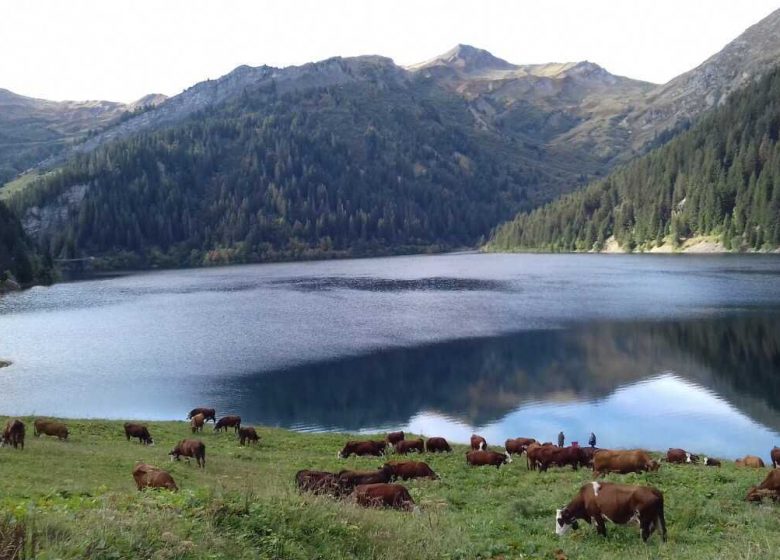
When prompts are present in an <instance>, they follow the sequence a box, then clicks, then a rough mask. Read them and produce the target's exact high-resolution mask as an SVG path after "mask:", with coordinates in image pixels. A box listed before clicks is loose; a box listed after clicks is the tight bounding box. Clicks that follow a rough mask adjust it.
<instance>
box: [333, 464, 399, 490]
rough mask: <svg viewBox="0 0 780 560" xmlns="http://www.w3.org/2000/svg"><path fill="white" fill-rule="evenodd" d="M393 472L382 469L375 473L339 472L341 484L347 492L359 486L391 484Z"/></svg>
mask: <svg viewBox="0 0 780 560" xmlns="http://www.w3.org/2000/svg"><path fill="white" fill-rule="evenodd" d="M390 475H391V471H390V469H388V468H385V467H382V468H381V469H377V470H375V471H349V470H343V471H339V474H338V478H339V484H341V486H343V487H344V488H345V489H347V490H352V489H353V488H354V487H355V486H357V485H358V484H377V483H380V482H390Z"/></svg>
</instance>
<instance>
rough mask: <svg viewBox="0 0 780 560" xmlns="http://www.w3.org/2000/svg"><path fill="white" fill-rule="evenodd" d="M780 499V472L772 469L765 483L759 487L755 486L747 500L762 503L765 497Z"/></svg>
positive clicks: (749, 492)
mask: <svg viewBox="0 0 780 560" xmlns="http://www.w3.org/2000/svg"><path fill="white" fill-rule="evenodd" d="M765 496H766V497H768V498H772V499H773V500H774V501H777V500H778V499H780V470H777V469H772V470H771V471H769V474H768V475H766V478H764V481H763V482H762V483H761V484H759V485H758V486H753V487H752V488H751V489H750V490H749V491H748V494H747V497H746V498H745V499H746V500H747V501H748V502H760V501H761V498H763V497H765Z"/></svg>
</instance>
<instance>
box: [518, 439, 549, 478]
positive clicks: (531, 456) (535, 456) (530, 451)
mask: <svg viewBox="0 0 780 560" xmlns="http://www.w3.org/2000/svg"><path fill="white" fill-rule="evenodd" d="M548 447H553V444H552V443H549V442H548V443H541V444H540V443H538V442H534V443H531V444H530V445H529V446H528V447H526V448H525V460H526V466H527V467H528V470H531V471H535V470H536V469H537V467H538V466H539V462H538V461H539V457H540V456H541V454H542V449H546V448H548Z"/></svg>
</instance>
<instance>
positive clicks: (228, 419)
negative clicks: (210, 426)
mask: <svg viewBox="0 0 780 560" xmlns="http://www.w3.org/2000/svg"><path fill="white" fill-rule="evenodd" d="M240 427H241V417H240V416H223V417H222V418H220V419H219V420H217V423H216V424H214V431H215V432H218V431H220V430H222V429H224V430H225V431H226V432H227V429H228V428H233V431H234V432H236V433H237V432H238V429H239V428H240Z"/></svg>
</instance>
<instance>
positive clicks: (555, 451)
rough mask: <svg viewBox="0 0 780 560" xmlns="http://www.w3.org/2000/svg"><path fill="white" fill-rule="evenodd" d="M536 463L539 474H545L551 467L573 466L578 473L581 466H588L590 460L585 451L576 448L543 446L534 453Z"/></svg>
mask: <svg viewBox="0 0 780 560" xmlns="http://www.w3.org/2000/svg"><path fill="white" fill-rule="evenodd" d="M534 461H535V463H536V466H537V467H538V468H539V472H544V471H546V470H547V469H548V468H549V467H551V466H556V467H566V466H571V468H572V469H573V470H575V471H576V470H577V468H578V467H579V466H585V465H587V464H588V459H587V457H585V454H584V453H583V449H582V448H581V447H575V446H570V447H557V446H553V445H547V446H542V447H540V448H539V449H538V450H537V451H536V453H534Z"/></svg>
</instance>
